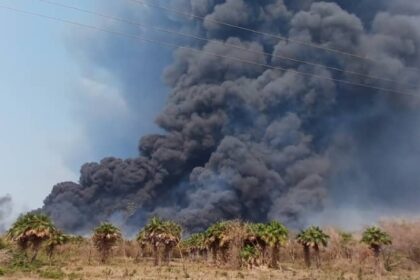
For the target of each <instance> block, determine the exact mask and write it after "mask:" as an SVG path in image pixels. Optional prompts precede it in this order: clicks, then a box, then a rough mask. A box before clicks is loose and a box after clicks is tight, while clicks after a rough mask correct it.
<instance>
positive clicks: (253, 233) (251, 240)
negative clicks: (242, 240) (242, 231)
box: [246, 223, 267, 264]
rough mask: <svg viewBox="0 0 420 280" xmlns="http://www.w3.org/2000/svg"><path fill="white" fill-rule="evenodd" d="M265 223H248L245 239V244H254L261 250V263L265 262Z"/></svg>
mask: <svg viewBox="0 0 420 280" xmlns="http://www.w3.org/2000/svg"><path fill="white" fill-rule="evenodd" d="M266 227H267V225H266V224H263V223H250V224H248V228H249V230H248V232H249V233H248V237H247V240H246V243H247V244H246V245H250V244H251V245H254V244H255V245H256V246H257V247H258V249H259V250H260V252H261V262H262V264H265V263H266V255H267V243H266V241H265V238H264V235H265V232H266Z"/></svg>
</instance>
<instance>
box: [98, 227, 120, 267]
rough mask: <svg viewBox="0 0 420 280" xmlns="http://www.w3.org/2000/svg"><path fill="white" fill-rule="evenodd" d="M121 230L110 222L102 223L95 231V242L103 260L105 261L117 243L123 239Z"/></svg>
mask: <svg viewBox="0 0 420 280" xmlns="http://www.w3.org/2000/svg"><path fill="white" fill-rule="evenodd" d="M121 238H122V236H121V231H120V229H119V228H117V227H116V226H114V225H112V224H110V223H102V224H101V225H100V226H98V227H97V228H95V230H94V231H93V236H92V240H93V244H94V246H95V247H96V249H97V250H98V251H99V253H100V254H101V261H102V262H105V261H106V260H107V259H108V257H109V254H110V252H111V249H112V247H113V246H114V245H115V243H116V242H117V241H119V240H121Z"/></svg>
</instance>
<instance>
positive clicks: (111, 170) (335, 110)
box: [43, 0, 420, 231]
mask: <svg viewBox="0 0 420 280" xmlns="http://www.w3.org/2000/svg"><path fill="white" fill-rule="evenodd" d="M165 2H166V1H165ZM198 2H200V5H198V4H197V3H198ZM356 2H357V3H356ZM172 3H173V5H174V6H177V7H178V8H180V7H181V8H183V9H184V8H185V7H188V8H190V9H191V10H192V11H193V12H194V13H197V14H200V15H202V16H205V20H204V21H203V22H200V21H195V20H191V21H189V22H188V23H186V24H185V25H181V26H180V28H184V29H189V30H193V31H194V32H198V33H200V36H206V37H207V38H209V39H212V40H218V41H219V42H221V43H217V42H209V43H206V44H202V45H196V44H197V43H195V46H196V47H199V48H201V49H203V50H206V51H208V52H212V53H217V54H220V55H223V56H230V57H235V58H239V59H243V60H248V61H254V62H256V63H258V64H269V65H272V66H279V67H286V68H288V69H289V71H285V72H281V71H276V70H272V69H271V70H270V69H266V68H264V67H261V66H256V65H251V64H246V63H241V62H239V61H235V60H230V59H227V58H220V57H219V58H215V57H212V56H209V55H206V54H204V53H196V52H191V51H188V50H186V49H179V50H176V51H175V52H174V58H173V62H172V64H171V65H170V66H169V67H167V69H166V70H165V73H164V79H165V82H166V84H167V86H168V87H169V88H170V89H171V94H170V96H169V97H168V100H167V105H166V107H165V109H164V110H163V112H161V113H160V114H159V116H158V117H157V119H156V123H157V124H158V125H159V127H160V128H161V129H162V131H163V132H162V133H161V134H156V135H146V136H144V137H142V139H141V140H140V143H139V152H140V155H139V156H138V157H135V158H130V159H119V158H105V159H103V160H102V161H100V162H99V163H87V164H85V165H83V166H82V168H81V176H80V181H79V182H78V183H73V182H66V183H61V184H58V185H56V186H54V188H53V190H52V192H51V194H50V195H49V196H48V197H47V198H46V199H45V205H44V207H43V210H44V211H45V212H47V213H48V214H50V215H51V216H52V218H53V219H54V220H55V221H56V222H57V223H58V225H59V226H60V227H62V228H64V229H67V230H70V231H83V230H87V229H89V228H90V227H91V226H92V225H95V224H97V223H99V222H100V221H103V220H107V219H111V220H112V219H118V220H119V222H120V223H122V224H124V225H127V226H133V227H134V228H138V227H140V226H142V225H143V224H144V223H145V221H146V219H147V218H148V217H149V216H151V215H162V216H165V217H170V218H173V219H176V220H178V221H180V222H181V223H182V224H183V225H184V226H186V227H187V228H188V229H189V230H190V231H195V230H199V229H202V228H204V227H206V226H208V225H209V224H210V223H213V222H215V221H217V220H220V219H231V218H242V219H245V220H250V221H267V220H269V219H280V220H282V221H284V222H285V223H287V224H288V225H292V226H299V225H303V224H306V223H308V219H309V218H310V217H311V215H313V213H318V212H321V211H323V209H324V208H325V207H339V206H340V205H355V207H379V206H387V207H389V208H393V209H400V210H407V211H412V210H413V209H414V207H415V205H417V204H418V202H419V199H418V198H419V195H420V188H418V185H417V184H418V182H419V181H420V175H419V174H420V173H419V172H418V171H417V169H418V164H419V161H420V160H419V156H420V141H419V139H420V131H419V130H418V123H419V122H418V121H419V120H420V114H419V112H418V108H419V107H418V104H419V100H420V99H419V98H418V97H413V96H411V95H405V94H402V93H401V92H407V93H410V94H414V95H415V94H418V90H417V89H418V80H419V79H418V78H417V77H418V74H419V72H418V71H419V70H413V68H417V67H418V65H419V63H420V29H419V26H420V6H419V5H417V4H413V3H414V1H403V0H401V1H398V0H395V1H347V0H346V1H344V0H343V1H328V2H323V1H311V0H299V1H295V0H293V1H292V0H284V1H283V0H264V1H253V0H226V1H222V0H207V1H196V0H191V1H190V2H189V1H174V2H172ZM163 4H165V3H163ZM170 20H175V19H170ZM214 20H217V21H226V22H229V23H231V24H235V25H241V26H244V27H247V28H252V29H257V30H262V31H264V32H268V33H275V34H281V35H282V36H285V37H288V38H290V39H292V40H297V41H305V42H311V43H313V44H316V45H321V46H323V47H325V48H330V49H338V50H341V51H342V52H348V53H355V54H360V55H363V56H366V57H368V58H369V59H370V60H371V61H370V62H369V61H366V60H363V59H360V58H355V57H351V56H348V55H343V54H338V53H333V52H328V51H325V50H320V49H316V48H311V47H308V46H304V45H300V44H296V43H293V42H292V41H279V40H276V39H273V38H270V37H268V36H260V35H257V34H253V33H249V32H245V31H238V30H236V29H232V28H228V27H226V26H221V25H218V24H215V22H214ZM179 22H180V21H179V20H177V21H176V23H177V25H180V24H179ZM223 42H227V43H229V44H235V45H237V46H240V47H241V48H245V49H248V50H251V51H252V52H246V51H240V50H238V49H233V48H232V47H228V46H225V45H223ZM263 52H266V53H272V54H273V55H274V56H289V57H294V58H298V59H302V60H308V61H313V62H317V63H321V64H325V65H329V66H331V67H336V68H342V69H344V70H346V71H348V72H358V73H361V74H363V75H364V76H373V77H379V78H381V79H369V78H366V77H362V76H358V75H354V74H350V73H348V72H347V73H343V72H338V71H334V70H331V69H330V68H326V67H315V66H310V65H305V64H302V63H296V62H290V61H285V60H283V59H279V58H278V57H271V56H267V55H264V54H262V53H263ZM259 53H261V54H259ZM373 61H374V62H373ZM139 63H141V62H139ZM139 65H140V64H139ZM143 67H147V65H144V66H143ZM110 68H111V66H110ZM295 70H297V71H302V72H309V73H314V74H316V75H317V76H323V77H326V78H327V79H319V78H317V77H314V76H304V75H299V74H297V73H296V72H295ZM129 74H130V75H131V76H135V74H136V73H129ZM328 78H330V79H328ZM331 78H332V79H344V80H348V81H352V82H354V83H364V84H367V85H371V86H373V87H382V88H388V89H391V90H394V91H395V92H394V93H390V92H388V93H386V92H383V91H378V90H375V89H371V88H366V87H357V86H351V85H346V84H342V83H339V82H335V81H334V80H332V79H331ZM389 80H396V81H398V84H397V83H395V82H392V81H389ZM405 85H408V86H405ZM131 92H132V94H135V93H133V92H135V91H133V90H131Z"/></svg>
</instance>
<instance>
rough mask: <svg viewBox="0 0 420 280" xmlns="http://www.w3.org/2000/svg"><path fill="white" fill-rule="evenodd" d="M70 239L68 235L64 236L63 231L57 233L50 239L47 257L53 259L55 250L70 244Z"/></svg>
mask: <svg viewBox="0 0 420 280" xmlns="http://www.w3.org/2000/svg"><path fill="white" fill-rule="evenodd" d="M69 240H70V237H69V236H68V235H65V234H63V233H62V232H61V231H58V230H57V231H55V232H54V233H53V235H52V236H51V237H50V239H48V241H47V246H46V251H47V255H48V257H49V258H50V259H52V257H53V254H54V251H55V249H56V248H57V247H58V246H61V245H64V244H66V243H67V242H69Z"/></svg>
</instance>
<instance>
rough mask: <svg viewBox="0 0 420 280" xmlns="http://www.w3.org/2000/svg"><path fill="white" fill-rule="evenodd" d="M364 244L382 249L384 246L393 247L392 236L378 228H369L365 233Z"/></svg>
mask: <svg viewBox="0 0 420 280" xmlns="http://www.w3.org/2000/svg"><path fill="white" fill-rule="evenodd" d="M362 242H363V243H365V244H367V245H369V246H370V247H371V248H375V247H381V246H383V245H391V244H392V239H391V236H390V235H389V234H388V233H386V232H385V231H383V230H382V229H380V228H378V227H370V228H367V229H366V230H365V231H364V232H363V236H362Z"/></svg>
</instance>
